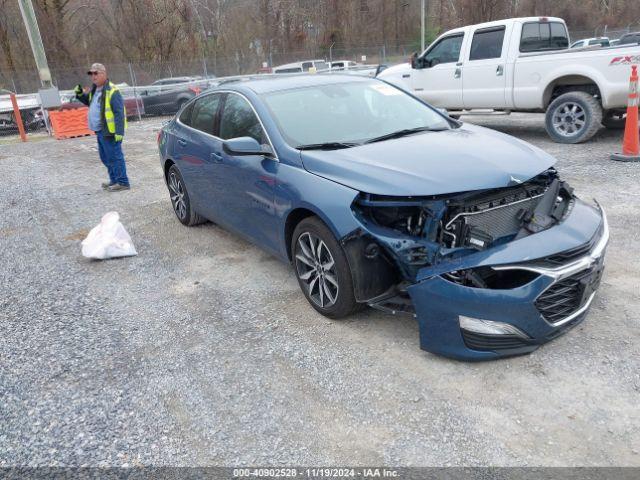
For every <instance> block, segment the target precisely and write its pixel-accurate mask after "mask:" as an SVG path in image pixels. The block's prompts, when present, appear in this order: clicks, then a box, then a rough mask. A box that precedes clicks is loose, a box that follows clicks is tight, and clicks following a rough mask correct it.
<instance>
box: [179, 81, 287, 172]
mask: <svg viewBox="0 0 640 480" xmlns="http://www.w3.org/2000/svg"><path fill="white" fill-rule="evenodd" d="M222 93H233V94H235V95H239V96H241V97H242V98H244V99H245V100H246V101H247V103H248V104H249V106H250V107H251V110H253V113H254V114H255V116H256V118H257V119H258V122H260V126H261V127H262V131H263V132H264V134H265V135H266V136H267V141H268V142H269V146H270V147H271V151H272V152H273V157H269V158H271V159H272V160H275V161H276V162H278V163H279V162H280V158H279V157H278V152H276V149H275V147H274V146H273V142H272V141H271V137H270V136H269V132H267V129H266V128H264V123H263V122H262V119H261V118H260V115H258V112H257V111H256V109H255V108H254V106H253V104H252V103H251V101H250V100H249V99H248V98H247V96H246V95H244V94H242V93H240V92H236V91H234V90H216V91H214V92H208V93H206V94H204V95H202V96H197V97H195V98H194V99H193V100H191V102H189V103H187V104H186V105H185V106H184V107H182V108H181V109H180V111H179V112H178V113H176V117H175V118H176V123H179V124H180V125H182V126H183V127H185V128H188V129H190V130H193V131H194V132H198V133H201V134H203V135H207V136H209V137H211V138H214V139H216V140H220V141H221V142H223V143H224V142H226V140H224V139H223V138H220V137H216V136H215V135H212V134H211V133H207V132H203V131H202V130H198V129H197V128H193V127H192V126H190V125H185V124H184V123H182V122H181V121H180V114H181V113H182V111H183V110H184V109H185V108H187V107H188V106H189V105H190V104H191V103H192V102H193V103H195V102H197V101H198V100H199V99H201V98H204V97H208V96H209V95H217V94H222Z"/></svg>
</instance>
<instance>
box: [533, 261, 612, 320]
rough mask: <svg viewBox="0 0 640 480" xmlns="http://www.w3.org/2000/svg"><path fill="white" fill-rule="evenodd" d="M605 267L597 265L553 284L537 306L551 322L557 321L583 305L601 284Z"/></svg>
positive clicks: (536, 303) (538, 300)
mask: <svg viewBox="0 0 640 480" xmlns="http://www.w3.org/2000/svg"><path fill="white" fill-rule="evenodd" d="M602 272H603V268H602V267H601V265H596V266H593V267H591V268H587V269H585V270H582V271H580V272H578V273H576V274H574V275H571V276H570V277H567V278H563V279H562V280H558V281H557V282H555V283H554V284H552V285H551V286H550V287H549V288H547V289H546V290H545V291H544V292H542V294H541V295H540V296H539V297H538V298H537V299H536V301H535V306H536V308H537V309H538V311H539V312H540V313H541V314H542V316H543V317H544V318H545V320H547V321H548V322H549V323H557V322H560V321H561V320H563V319H564V318H566V317H568V316H569V315H571V314H573V313H574V312H575V311H576V310H578V309H579V308H580V307H582V306H583V305H584V304H585V303H586V302H587V301H588V300H589V297H590V296H591V293H593V292H594V291H595V290H596V289H597V288H598V285H599V284H600V280H601V278H602Z"/></svg>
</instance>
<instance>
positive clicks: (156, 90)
mask: <svg viewBox="0 0 640 480" xmlns="http://www.w3.org/2000/svg"><path fill="white" fill-rule="evenodd" d="M203 81H204V82H205V83H206V82H207V81H206V80H204V79H202V78H198V77H171V78H161V79H159V80H156V81H155V82H153V83H152V84H151V85H149V86H148V87H146V88H142V89H141V90H140V96H141V97H142V102H143V104H144V110H145V112H146V114H147V115H169V114H173V113H176V112H177V111H178V110H179V109H180V108H181V107H182V105H184V104H185V103H186V102H187V101H189V100H191V99H192V98H193V97H195V96H196V95H197V94H199V93H200V91H201V90H202V89H203V88H202V87H201V86H199V83H201V82H203ZM205 88H208V84H207V87H205Z"/></svg>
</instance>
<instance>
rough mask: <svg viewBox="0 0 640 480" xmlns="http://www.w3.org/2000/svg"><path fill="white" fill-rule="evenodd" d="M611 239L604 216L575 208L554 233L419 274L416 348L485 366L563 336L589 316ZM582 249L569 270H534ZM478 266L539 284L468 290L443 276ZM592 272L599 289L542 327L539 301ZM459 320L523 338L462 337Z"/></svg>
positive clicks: (414, 293)
mask: <svg viewBox="0 0 640 480" xmlns="http://www.w3.org/2000/svg"><path fill="white" fill-rule="evenodd" d="M608 238H609V231H608V225H607V221H606V216H605V214H604V211H603V210H602V209H601V208H598V209H596V208H593V207H591V206H590V205H587V204H585V203H584V202H581V201H579V200H576V204H575V205H574V207H573V210H572V211H571V213H570V214H569V216H568V217H567V218H566V219H565V220H564V221H563V222H562V223H560V224H558V225H556V226H555V227H552V228H550V229H548V230H545V231H543V232H540V233H537V234H534V235H530V236H528V237H525V238H522V239H520V240H515V241H513V242H510V243H508V244H505V245H502V246H500V247H498V248H496V249H489V250H486V251H483V252H478V253H477V254H473V255H469V256H467V257H464V258H462V259H458V260H456V261H455V262H449V263H447V262H443V263H440V264H438V265H437V266H434V267H428V268H424V269H422V270H420V272H419V274H418V277H417V280H418V281H417V283H415V284H414V285H411V286H410V287H409V288H408V293H409V295H410V297H411V300H412V303H413V306H414V308H415V314H416V318H417V321H418V325H419V328H420V347H421V348H422V349H423V350H427V351H430V352H434V353H438V354H441V355H444V356H448V357H452V358H456V359H460V360H488V359H495V358H500V357H507V356H513V355H519V354H523V353H528V352H531V351H533V350H535V349H536V348H538V347H539V346H540V345H541V344H543V343H546V342H548V341H550V340H552V339H554V338H555V337H557V336H559V335H561V334H562V333H564V332H566V331H567V330H568V329H570V328H571V327H573V326H575V325H576V324H578V323H579V322H581V321H582V320H583V319H584V317H585V316H586V313H587V311H588V309H589V306H590V304H591V302H592V300H593V298H594V295H595V290H596V289H597V283H599V278H600V276H601V273H602V269H603V264H604V254H605V249H606V245H607V242H608ZM587 243H591V245H592V248H591V249H590V250H589V251H587V252H584V253H583V254H581V256H580V257H579V258H572V259H571V261H569V262H568V263H567V264H563V265H560V266H558V267H553V268H551V267H549V266H548V265H543V264H542V263H539V262H536V259H543V258H545V257H548V256H551V255H554V254H557V253H559V252H564V251H566V250H570V249H572V248H575V247H578V246H581V245H584V244H587ZM478 266H490V267H492V268H496V269H503V270H509V269H521V270H528V271H530V272H534V273H536V274H538V276H537V277H536V278H535V279H534V280H532V281H530V282H529V283H527V284H526V285H523V286H520V287H518V288H512V289H482V288H472V287H466V286H462V285H459V284H457V283H454V282H452V281H450V280H447V279H446V278H444V277H443V276H442V274H443V273H447V272H451V271H454V270H460V269H465V268H474V267H478ZM587 269H590V270H589V271H587ZM591 271H593V272H594V273H593V275H592V276H593V278H596V277H597V278H596V280H597V282H596V281H595V280H594V281H593V285H589V288H590V289H589V290H587V291H584V292H582V294H584V299H583V300H581V301H580V304H579V306H577V308H576V309H575V310H574V311H572V312H570V313H568V314H567V315H566V316H564V317H563V318H562V319H559V320H558V319H554V320H553V322H551V321H548V320H546V319H545V317H543V315H542V314H541V312H540V311H539V309H538V308H537V306H536V300H537V299H538V298H539V297H540V295H541V294H543V293H544V292H545V290H547V289H548V288H550V287H552V286H554V285H555V284H556V283H557V282H560V281H562V280H563V279H567V278H570V277H572V276H575V275H576V274H580V273H581V272H585V273H587V274H589V275H591ZM589 278H591V277H589ZM585 288H586V287H585ZM461 315H462V316H465V317H471V318H472V319H481V320H489V321H492V322H503V323H506V324H509V325H512V326H514V327H516V328H517V329H518V330H520V331H521V332H523V333H524V334H525V335H524V336H525V337H527V338H521V337H518V336H507V335H505V336H500V335H495V336H489V337H485V336H483V335H478V334H477V333H474V332H469V331H466V330H463V329H461V327H460V321H459V318H460V316H461Z"/></svg>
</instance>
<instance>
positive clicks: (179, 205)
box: [169, 172, 187, 220]
mask: <svg viewBox="0 0 640 480" xmlns="http://www.w3.org/2000/svg"><path fill="white" fill-rule="evenodd" d="M169 194H170V195H171V204H172V205H173V210H174V211H175V212H176V215H177V216H178V218H179V219H180V220H184V219H185V218H186V217H187V203H186V201H185V198H184V187H183V186H182V181H181V180H180V179H179V178H178V176H177V175H176V174H175V173H174V172H171V173H170V174H169Z"/></svg>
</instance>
